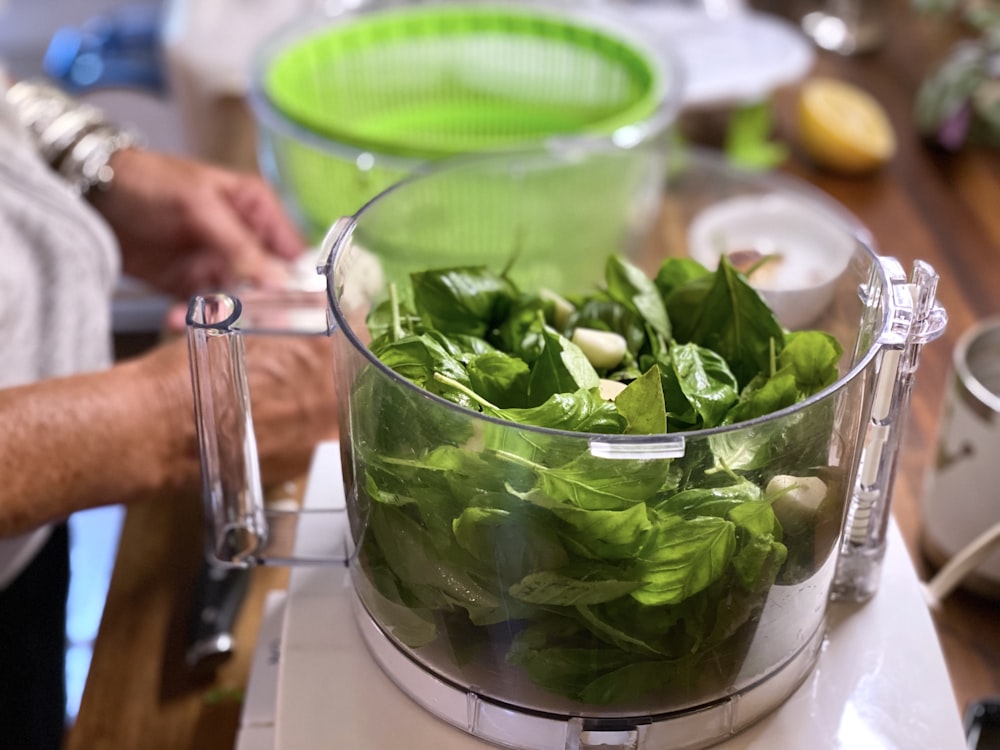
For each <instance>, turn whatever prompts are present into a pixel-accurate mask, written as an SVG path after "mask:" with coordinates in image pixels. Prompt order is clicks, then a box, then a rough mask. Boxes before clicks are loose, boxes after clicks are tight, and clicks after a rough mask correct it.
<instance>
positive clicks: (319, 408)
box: [134, 334, 338, 488]
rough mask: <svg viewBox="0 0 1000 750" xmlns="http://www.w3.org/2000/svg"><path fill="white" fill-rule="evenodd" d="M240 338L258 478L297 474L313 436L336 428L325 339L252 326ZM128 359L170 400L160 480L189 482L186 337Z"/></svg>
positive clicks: (192, 444)
mask: <svg viewBox="0 0 1000 750" xmlns="http://www.w3.org/2000/svg"><path fill="white" fill-rule="evenodd" d="M245 343H246V366H247V382H248V386H249V390H250V398H251V411H252V413H253V422H254V431H255V433H256V441H257V455H258V458H259V460H260V467H261V478H262V480H263V481H264V483H265V486H271V485H274V484H277V483H279V482H284V481H287V480H289V479H296V478H299V477H301V476H303V475H304V474H305V473H306V472H307V470H308V468H309V461H310V460H311V457H312V451H313V448H314V447H315V446H316V444H317V443H318V442H320V441H322V440H330V439H333V438H336V436H337V432H338V430H337V408H336V394H335V390H334V380H333V352H332V346H331V341H330V339H329V338H328V337H326V336H322V335H316V336H309V335H288V336H266V335H257V334H254V335H249V336H247V337H246V338H245ZM134 364H135V365H136V366H138V367H139V368H140V372H141V373H142V374H141V375H140V376H139V379H140V380H142V379H144V378H145V377H149V378H150V379H152V380H154V381H157V384H156V385H155V387H154V389H153V390H154V392H156V393H158V394H161V395H160V396H158V397H157V400H158V401H160V402H163V403H166V404H172V406H171V407H170V408H169V410H168V413H167V416H166V418H167V419H168V420H169V422H170V423H169V424H167V425H164V427H165V430H166V432H167V433H168V434H170V435H171V436H172V437H171V439H170V442H171V443H172V445H173V447H172V448H171V449H170V450H169V451H167V455H168V459H167V460H166V461H165V462H164V464H165V466H164V467H163V468H164V469H165V472H166V473H165V475H164V477H163V482H164V483H166V484H168V485H169V484H171V483H175V482H176V483H177V484H178V485H180V486H181V487H182V488H190V486H191V482H192V480H194V481H197V477H198V476H199V463H198V460H197V457H198V451H197V441H196V433H195V421H194V418H193V395H192V389H191V380H190V370H189V365H188V352H187V348H186V342H185V340H184V339H183V338H181V337H177V338H175V339H173V340H171V341H169V342H168V343H165V344H161V345H160V346H158V347H157V348H155V349H154V350H152V351H151V352H150V353H148V354H146V355H144V356H142V357H140V358H138V359H137V360H135V362H134ZM161 416H162V415H161Z"/></svg>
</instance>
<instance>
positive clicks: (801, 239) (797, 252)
mask: <svg viewBox="0 0 1000 750" xmlns="http://www.w3.org/2000/svg"><path fill="white" fill-rule="evenodd" d="M687 240H688V252H689V253H690V255H691V257H692V258H694V259H695V260H697V261H698V262H700V263H701V264H702V265H704V266H706V267H707V268H709V269H715V267H716V266H718V264H719V257H720V256H721V255H723V254H726V255H729V256H730V257H731V259H732V260H733V262H734V265H736V266H737V267H738V268H740V269H741V270H745V268H744V266H746V265H750V264H752V262H753V261H754V260H759V259H761V258H763V257H764V256H774V257H773V258H772V259H769V260H768V261H767V262H765V263H762V264H761V265H760V266H759V267H758V268H757V269H756V270H755V271H754V272H753V273H752V274H750V276H749V277H748V280H749V281H750V284H751V285H752V286H753V287H754V288H755V289H757V290H758V291H759V292H760V293H761V296H763V297H764V298H765V299H766V300H767V302H768V303H769V304H770V305H771V308H772V309H773V310H774V313H775V316H776V317H777V318H778V321H779V322H780V323H781V324H782V325H783V326H784V327H785V328H787V329H789V330H796V329H799V328H805V327H807V326H810V325H811V324H813V323H814V322H815V321H816V320H817V319H818V318H819V316H820V315H821V314H822V313H823V311H824V310H825V309H826V308H827V307H828V306H829V305H830V303H831V301H832V299H833V295H834V291H835V284H836V281H837V279H838V278H839V277H840V275H841V274H842V273H843V272H844V270H845V269H846V268H847V264H848V262H849V261H850V259H851V256H852V255H853V254H854V252H855V249H856V244H857V240H856V237H855V235H854V234H853V233H852V231H851V229H850V227H849V226H848V225H846V224H845V223H844V222H843V221H842V220H840V219H838V218H837V217H835V216H833V215H832V214H830V213H829V212H826V211H824V210H822V208H820V207H817V206H816V205H815V204H814V203H813V202H811V201H808V200H806V199H801V198H798V197H796V196H793V195H786V194H780V193H770V194H765V195H753V196H739V197H736V198H729V199H727V200H723V201H720V202H718V203H716V204H714V205H712V206H711V207H709V208H707V209H705V210H704V211H702V212H701V213H699V214H698V215H697V216H695V218H694V220H693V221H692V222H691V225H690V227H689V228H688V235H687Z"/></svg>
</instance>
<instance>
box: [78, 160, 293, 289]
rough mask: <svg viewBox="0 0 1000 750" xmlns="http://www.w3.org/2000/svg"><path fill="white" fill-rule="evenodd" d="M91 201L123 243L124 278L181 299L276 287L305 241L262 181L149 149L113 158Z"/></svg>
mask: <svg viewBox="0 0 1000 750" xmlns="http://www.w3.org/2000/svg"><path fill="white" fill-rule="evenodd" d="M111 166H112V168H113V169H114V172H115V178H114V182H113V183H112V184H111V187H110V189H109V190H107V191H106V192H97V193H94V194H93V195H91V203H92V204H93V205H94V207H95V208H96V209H97V210H98V211H99V212H100V213H101V214H102V216H103V217H104V218H105V220H106V221H107V222H108V224H109V226H110V227H111V228H112V230H113V231H114V233H115V235H116V236H117V238H118V242H119V244H120V246H121V249H122V257H123V269H124V271H125V273H127V274H129V275H131V276H133V277H135V278H138V279H142V280H143V281H145V282H147V283H149V284H151V285H152V286H154V287H156V288H158V289H161V290H163V291H165V292H167V293H170V294H173V295H175V296H178V297H187V296H189V295H191V294H195V293H197V292H204V291H215V290H219V289H233V288H235V287H237V286H241V285H247V284H249V285H253V286H260V287H265V288H277V287H280V286H281V285H283V284H284V283H285V282H286V280H287V276H288V269H287V264H288V262H289V261H291V260H293V259H294V258H296V257H297V256H298V255H299V254H300V253H301V252H302V250H303V242H302V239H301V237H300V236H299V234H298V232H297V230H296V229H295V227H294V226H293V224H292V223H291V220H290V219H289V218H288V216H287V214H286V213H285V211H284V208H283V207H282V205H281V203H280V201H279V200H278V198H277V196H276V195H275V194H274V192H273V191H272V190H271V189H270V188H269V187H268V185H267V184H266V183H265V182H264V180H263V179H261V178H260V177H258V176H256V175H252V174H242V173H238V172H232V171H229V170H226V169H221V168H219V167H214V166H211V165H208V164H205V163H201V162H197V161H193V160H189V159H186V158H181V157H176V156H170V155H167V154H161V153H156V152H152V151H146V150H142V149H125V150H123V151H119V152H117V153H115V154H114V155H113V156H112V159H111Z"/></svg>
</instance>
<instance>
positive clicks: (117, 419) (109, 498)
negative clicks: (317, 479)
mask: <svg viewBox="0 0 1000 750" xmlns="http://www.w3.org/2000/svg"><path fill="white" fill-rule="evenodd" d="M329 345H330V342H329V339H327V338H325V337H312V338H309V337H299V336H280V337H268V338H258V337H252V338H251V340H249V341H248V342H247V351H248V353H247V362H248V380H249V384H250V389H251V394H252V396H253V409H254V418H255V423H256V427H257V444H258V452H259V455H260V459H261V471H262V475H263V478H264V481H265V484H272V483H275V482H279V481H284V480H286V479H291V478H295V477H299V476H302V475H303V474H304V472H305V471H306V470H307V468H308V461H309V457H310V455H311V451H312V448H313V446H314V445H315V444H316V443H317V442H318V441H319V440H323V439H327V438H330V437H332V436H333V435H335V434H336V409H335V405H334V403H335V401H334V395H333V379H332V374H331V366H330V364H331V359H330V356H331V355H330V348H329ZM0 425H3V428H2V429H0V478H2V481H0V537H4V536H10V535H14V534H18V533H21V532H24V531H28V530H30V529H32V528H35V527H36V526H38V525H39V524H42V523H47V522H49V521H53V520H57V519H61V518H64V517H66V516H67V515H69V514H70V513H72V512H74V511H77V510H82V509H85V508H89V507H94V506H98V505H105V504H109V503H116V502H124V503H130V502H135V501H140V500H144V499H147V498H151V497H154V496H161V497H163V496H167V495H169V494H170V493H171V492H173V491H188V492H197V491H198V486H199V482H200V473H199V472H200V468H199V466H200V464H199V458H198V445H197V438H196V435H195V423H194V413H193V395H192V390H191V382H190V376H189V370H188V359H187V350H186V345H185V342H184V341H183V340H182V339H178V340H176V341H174V342H171V343H170V344H168V345H165V346H161V347H158V348H157V349H156V350H154V351H153V352H151V353H150V354H147V355H144V356H142V357H139V358H137V359H135V360H130V361H126V362H123V363H121V364H118V365H116V366H114V367H112V368H111V369H110V370H106V371H104V372H98V373H92V374H85V375H74V376H71V377H67V378H58V379H51V380H46V381H42V382H39V383H36V384H32V385H26V386H20V387H15V388H6V389H0Z"/></svg>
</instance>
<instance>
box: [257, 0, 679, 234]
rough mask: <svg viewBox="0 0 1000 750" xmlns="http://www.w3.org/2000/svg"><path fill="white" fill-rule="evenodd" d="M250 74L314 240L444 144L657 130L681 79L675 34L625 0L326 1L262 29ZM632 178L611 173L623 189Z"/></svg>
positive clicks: (625, 142) (603, 137)
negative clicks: (656, 38) (657, 28)
mask: <svg viewBox="0 0 1000 750" xmlns="http://www.w3.org/2000/svg"><path fill="white" fill-rule="evenodd" d="M251 84H252V85H251V91H250V106H251V109H252V111H253V114H254V117H255V120H256V122H257V126H258V133H259V149H258V152H259V157H260V158H259V162H260V165H261V169H262V171H263V172H264V174H265V175H266V176H267V177H268V178H269V179H270V181H271V182H272V183H273V184H274V185H275V186H277V188H278V190H279V191H280V193H281V194H282V196H283V197H284V199H285V201H286V203H287V204H288V206H289V207H290V209H291V210H292V211H293V212H294V214H295V215H296V216H297V217H298V218H299V220H300V223H301V225H302V226H303V228H304V229H305V231H306V232H307V234H308V235H309V236H310V238H311V239H312V240H315V241H319V239H321V238H322V236H323V234H324V233H325V232H326V230H327V229H328V228H329V226H330V224H332V223H333V221H334V219H336V218H337V217H338V216H341V215H344V214H347V213H350V212H353V211H355V210H357V209H358V208H359V207H360V206H361V205H362V204H363V203H364V202H365V201H367V200H369V199H370V198H372V197H374V196H375V195H377V194H378V193H379V192H381V191H382V190H384V189H385V188H387V187H388V186H390V185H392V184H394V183H395V182H398V181H399V180H400V179H402V178H404V177H406V176H408V175H410V174H412V173H414V172H415V171H418V170H419V169H421V168H422V167H423V166H424V165H426V164H428V163H432V162H434V161H437V160H439V159H441V158H446V157H449V156H454V155H456V154H464V153H478V152H484V151H493V150H497V149H507V148H512V147H520V148H525V147H532V146H536V145H538V144H543V143H551V142H556V141H561V142H575V143H586V142H589V141H593V140H597V141H606V142H609V143H615V144H616V145H618V146H629V145H634V144H638V143H650V142H654V141H656V140H658V139H661V138H662V136H663V135H664V134H665V133H666V131H667V129H668V128H669V127H670V125H671V124H672V123H673V121H674V119H675V117H676V114H677V111H678V108H679V105H680V98H681V93H682V81H681V75H680V72H679V70H678V66H677V64H676V63H675V61H674V59H673V57H672V55H671V54H670V50H668V49H663V48H662V47H654V46H653V45H651V44H650V43H649V41H648V40H647V39H646V38H645V37H644V36H643V34H642V30H641V29H637V28H635V27H634V26H633V25H630V24H629V23H628V22H627V21H625V20H624V19H623V18H622V17H621V16H620V15H619V14H616V13H615V12H614V8H613V6H610V5H600V4H591V3H574V4H570V3H561V2H499V3H498V2H488V1H483V2H471V3H470V2H464V3H457V2H449V1H448V0H428V1H426V2H419V3H398V2H392V1H391V0H389V1H387V0H367V1H366V2H361V3H356V4H352V7H351V8H350V9H349V10H347V9H341V11H340V12H336V13H334V12H323V13H320V12H316V13H313V14H309V15H307V16H306V17H304V18H301V19H298V20H296V21H295V22H293V23H291V24H289V25H288V26H286V27H285V28H283V29H281V30H279V31H278V32H277V33H276V34H275V35H274V36H273V37H271V38H270V39H268V40H267V41H266V42H265V43H264V44H262V46H261V48H260V49H259V50H258V51H257V53H256V55H255V60H254V65H253V73H252V81H251ZM629 189H630V186H629V183H628V179H627V177H626V178H625V179H624V182H623V183H622V184H619V182H618V181H617V180H616V179H614V178H613V177H611V178H608V176H607V175H605V183H604V192H605V193H606V194H608V195H609V196H611V199H613V195H612V194H613V193H615V192H616V191H617V192H619V193H621V194H627V193H628V192H629ZM499 208H500V209H501V210H502V208H503V207H502V206H501V207H499Z"/></svg>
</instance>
